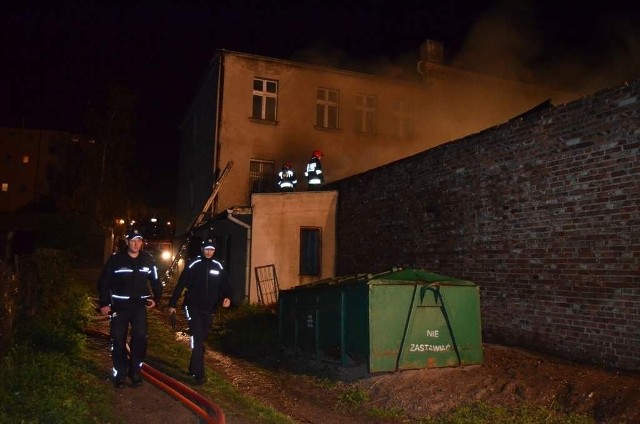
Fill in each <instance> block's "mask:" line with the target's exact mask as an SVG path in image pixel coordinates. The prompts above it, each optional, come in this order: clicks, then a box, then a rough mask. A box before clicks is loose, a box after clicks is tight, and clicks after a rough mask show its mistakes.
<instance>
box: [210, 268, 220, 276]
mask: <svg viewBox="0 0 640 424" xmlns="http://www.w3.org/2000/svg"><path fill="white" fill-rule="evenodd" d="M209 274H213V275H218V274H220V271H218V270H217V269H212V270H211V271H209Z"/></svg>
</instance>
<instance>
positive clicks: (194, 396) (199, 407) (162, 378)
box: [84, 329, 226, 424]
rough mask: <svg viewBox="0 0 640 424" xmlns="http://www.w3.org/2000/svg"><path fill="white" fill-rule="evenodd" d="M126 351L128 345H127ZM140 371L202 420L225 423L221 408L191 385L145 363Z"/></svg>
mask: <svg viewBox="0 0 640 424" xmlns="http://www.w3.org/2000/svg"><path fill="white" fill-rule="evenodd" d="M84 332H85V334H87V335H90V336H94V337H101V338H103V339H106V340H110V339H111V337H110V335H109V334H106V333H104V332H102V331H99V330H94V329H85V330H84ZM128 351H129V345H127V352H128ZM140 373H141V374H142V376H143V377H144V378H145V379H146V380H148V381H149V382H151V383H152V384H153V385H154V386H156V387H157V388H159V389H160V390H162V391H164V392H165V393H167V394H168V395H170V396H171V397H173V398H175V399H177V400H178V401H180V402H182V404H183V405H184V406H185V407H186V408H188V409H189V410H191V411H192V412H193V413H194V414H196V415H197V416H198V417H199V418H200V419H201V420H203V422H205V423H207V424H226V419H225V416H224V412H223V411H222V409H221V408H220V407H219V406H218V405H216V404H215V403H213V402H211V401H210V400H209V399H207V398H206V397H204V396H202V395H201V394H200V393H198V392H197V391H195V390H193V389H192V388H191V387H188V386H186V385H184V384H182V383H180V382H179V381H177V380H175V379H173V378H171V377H169V376H168V375H166V374H164V373H162V372H160V371H158V370H157V369H155V368H153V367H152V366H151V365H149V364H147V363H143V365H142V368H141V369H140Z"/></svg>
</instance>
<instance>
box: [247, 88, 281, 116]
mask: <svg viewBox="0 0 640 424" xmlns="http://www.w3.org/2000/svg"><path fill="white" fill-rule="evenodd" d="M277 105H278V81H271V80H265V79H260V78H255V79H254V80H253V110H252V113H251V117H252V118H255V119H262V120H265V121H275V120H276V110H277Z"/></svg>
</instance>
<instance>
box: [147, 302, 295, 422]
mask: <svg viewBox="0 0 640 424" xmlns="http://www.w3.org/2000/svg"><path fill="white" fill-rule="evenodd" d="M163 319H164V318H163V316H162V315H161V314H158V313H152V314H149V349H148V352H147V362H148V363H149V364H150V365H152V366H153V367H156V368H157V369H159V370H160V371H162V372H164V373H166V374H167V375H170V376H171V377H173V378H175V379H176V380H178V381H182V382H185V383H186V382H188V379H187V375H186V373H185V370H186V369H187V368H188V364H189V358H190V355H191V351H190V350H189V348H188V347H187V346H186V345H184V344H183V343H180V342H178V341H176V340H175V333H174V332H173V331H172V330H171V329H170V327H169V326H168V325H167V324H166V323H165V322H163ZM207 378H208V381H207V382H206V383H205V384H204V385H203V386H200V387H199V388H198V391H200V392H204V393H205V394H206V395H207V396H208V397H209V398H210V399H212V400H213V401H214V402H215V403H216V404H217V405H219V406H220V407H221V408H222V410H223V411H225V415H228V418H229V417H233V416H234V415H241V416H243V417H244V418H246V419H249V420H251V421H255V422H257V423H258V422H259V423H265V424H285V423H286V424H290V423H292V422H293V421H292V420H291V419H290V418H288V417H287V416H285V415H284V414H281V413H280V412H278V411H276V410H274V409H273V408H270V407H268V406H266V405H264V404H263V403H261V402H260V401H259V400H258V399H255V398H253V397H250V396H246V395H244V394H243V393H242V392H241V391H240V390H238V389H237V388H235V387H234V386H233V385H232V384H231V383H229V382H228V381H227V380H225V379H224V378H223V377H222V376H220V375H219V374H217V373H215V372H214V371H212V370H210V369H209V370H207Z"/></svg>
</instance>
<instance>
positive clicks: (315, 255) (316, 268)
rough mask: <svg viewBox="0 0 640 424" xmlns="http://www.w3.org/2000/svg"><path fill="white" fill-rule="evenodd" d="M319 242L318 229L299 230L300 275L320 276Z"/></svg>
mask: <svg viewBox="0 0 640 424" xmlns="http://www.w3.org/2000/svg"><path fill="white" fill-rule="evenodd" d="M321 242H322V240H321V234H320V229H319V228H301V229H300V275H320V253H321V249H320V247H321Z"/></svg>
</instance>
